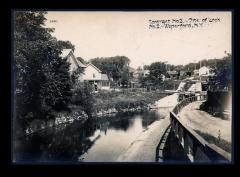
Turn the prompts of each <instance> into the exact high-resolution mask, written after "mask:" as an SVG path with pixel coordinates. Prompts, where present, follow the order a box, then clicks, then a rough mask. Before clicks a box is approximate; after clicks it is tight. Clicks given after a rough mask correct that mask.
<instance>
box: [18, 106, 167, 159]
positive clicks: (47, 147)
mask: <svg viewBox="0 0 240 177" xmlns="http://www.w3.org/2000/svg"><path fill="white" fill-rule="evenodd" d="M164 116H165V115H164V114H163V112H161V111H158V112H156V111H149V112H144V113H137V114H136V113H135V114H133V113H132V114H125V115H118V116H115V117H105V118H101V119H99V120H97V121H96V120H92V121H87V122H86V123H84V124H81V123H80V122H74V123H72V124H70V125H65V126H60V127H55V128H52V129H48V130H45V131H44V132H40V133H37V134H34V135H31V136H29V137H27V138H24V139H21V140H18V141H15V143H14V144H15V149H14V150H15V152H16V153H15V159H16V161H17V162H36V161H37V162H46V161H47V162H49V161H51V162H54V161H57V162H59V161H64V162H66V161H71V162H74V161H75V162H77V161H94V162H96V161H114V160H115V159H117V157H118V156H119V155H120V154H121V153H122V152H123V151H124V150H125V149H126V148H127V147H128V146H129V144H130V143H131V142H132V141H134V139H135V138H136V137H137V136H138V135H139V133H140V132H142V131H143V130H145V129H146V128H147V127H148V126H149V125H150V124H151V123H153V122H154V121H156V120H159V119H161V118H163V117H164Z"/></svg>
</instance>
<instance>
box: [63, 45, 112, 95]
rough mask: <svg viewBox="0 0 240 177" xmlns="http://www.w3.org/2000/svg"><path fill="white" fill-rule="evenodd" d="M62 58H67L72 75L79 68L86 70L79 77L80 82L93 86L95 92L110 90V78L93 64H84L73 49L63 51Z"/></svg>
mask: <svg viewBox="0 0 240 177" xmlns="http://www.w3.org/2000/svg"><path fill="white" fill-rule="evenodd" d="M60 56H61V57H62V58H67V62H69V63H70V73H71V74H72V72H73V71H75V70H76V69H77V68H79V67H81V68H83V69H84V71H83V73H82V74H81V75H80V77H79V81H81V82H88V83H90V84H92V85H93V87H94V90H95V91H97V90H98V89H105V90H108V89H110V81H109V78H108V76H107V75H106V74H102V71H101V70H100V69H98V68H97V67H96V66H94V65H93V64H92V63H88V64H84V63H82V62H81V61H80V60H78V59H77V58H76V57H75V56H74V54H73V51H72V49H63V51H62V54H61V55H60Z"/></svg>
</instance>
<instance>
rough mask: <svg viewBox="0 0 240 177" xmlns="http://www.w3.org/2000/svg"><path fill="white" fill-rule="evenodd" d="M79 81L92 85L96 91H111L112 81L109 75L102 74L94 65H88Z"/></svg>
mask: <svg viewBox="0 0 240 177" xmlns="http://www.w3.org/2000/svg"><path fill="white" fill-rule="evenodd" d="M79 79H80V81H84V82H89V83H91V84H92V85H93V86H94V89H95V91H97V90H98V89H103V90H108V89H110V81H109V78H108V76H107V74H102V71H101V70H100V69H98V68H97V67H96V66H94V65H93V64H92V63H89V64H87V65H86V67H85V69H84V73H83V74H82V75H81V76H80V78H79Z"/></svg>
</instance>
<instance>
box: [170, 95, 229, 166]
mask: <svg viewBox="0 0 240 177" xmlns="http://www.w3.org/2000/svg"><path fill="white" fill-rule="evenodd" d="M206 99H207V94H206V93H203V94H199V95H196V96H193V97H189V98H187V99H185V100H183V101H182V102H180V103H179V104H177V105H176V106H175V107H174V108H173V110H172V111H171V112H170V120H171V128H172V131H173V132H174V134H175V136H176V137H177V139H178V140H179V143H180V144H181V146H182V147H183V149H184V152H185V154H186V156H187V157H188V159H189V160H190V161H191V162H217V163H226V162H227V163H229V162H230V161H231V154H230V153H228V152H226V151H224V150H222V149H221V148H219V147H217V146H216V145H214V144H210V143H208V142H207V141H205V140H204V139H203V138H202V137H201V136H200V135H198V134H197V133H196V132H195V131H193V130H192V129H191V128H189V127H186V126H185V125H184V124H183V122H182V121H181V119H180V118H179V116H177V114H178V113H179V112H180V111H181V110H182V108H183V107H185V106H186V105H188V104H189V103H191V102H194V101H197V100H199V101H200V100H206Z"/></svg>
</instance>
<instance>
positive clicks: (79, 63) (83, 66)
mask: <svg viewBox="0 0 240 177" xmlns="http://www.w3.org/2000/svg"><path fill="white" fill-rule="evenodd" d="M76 61H77V64H78V66H80V67H82V68H86V65H85V64H84V63H82V62H81V61H80V60H78V59H77V58H76Z"/></svg>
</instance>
